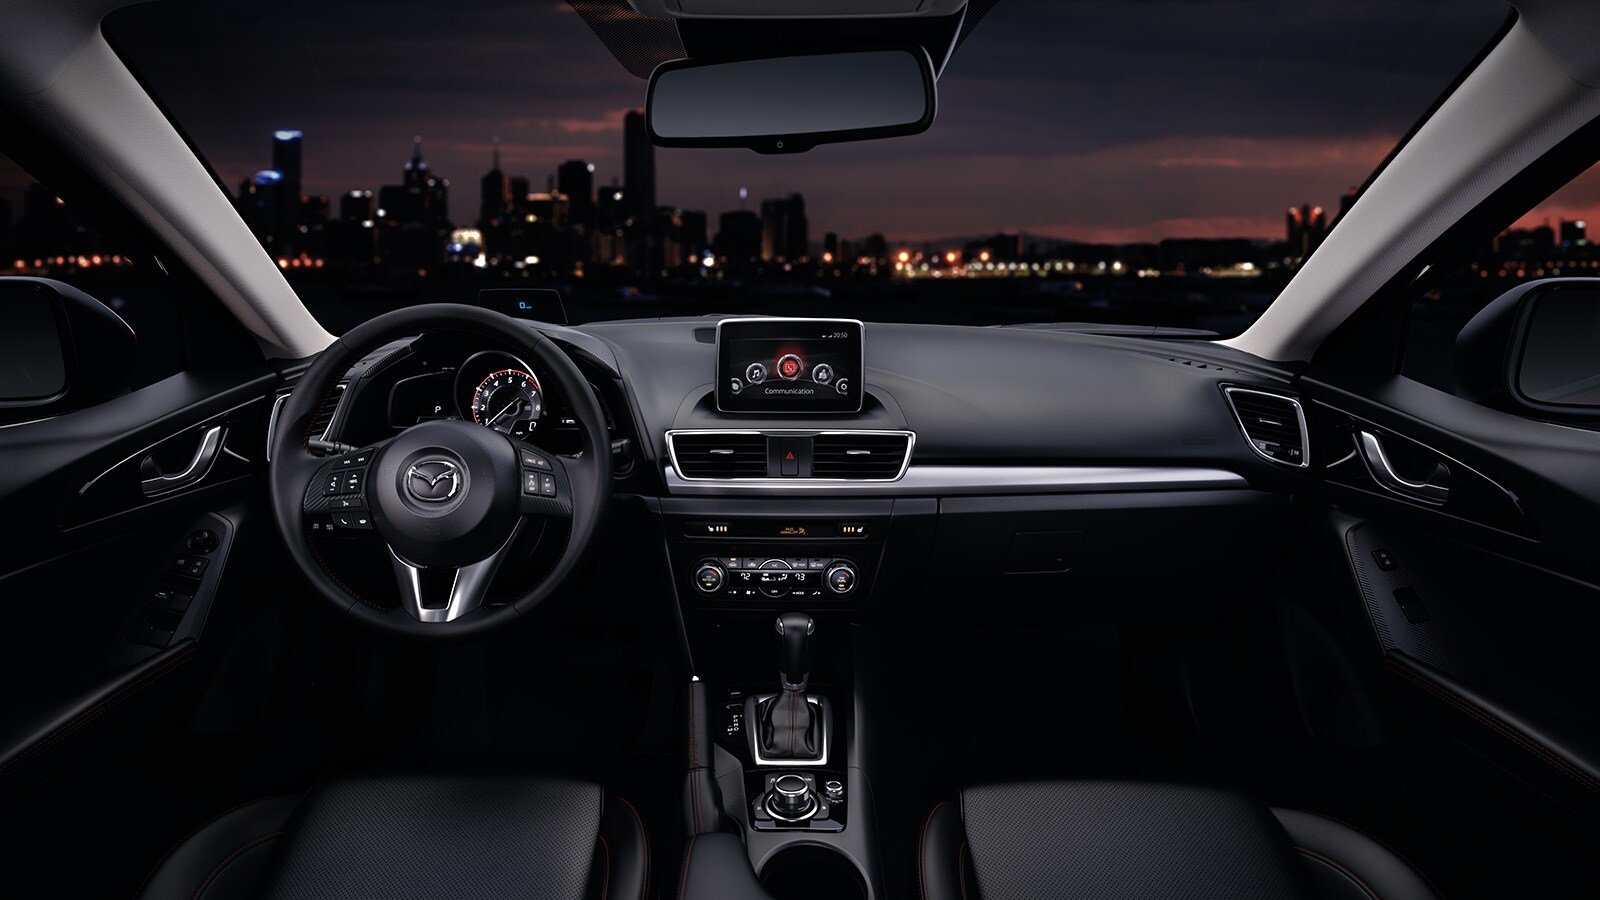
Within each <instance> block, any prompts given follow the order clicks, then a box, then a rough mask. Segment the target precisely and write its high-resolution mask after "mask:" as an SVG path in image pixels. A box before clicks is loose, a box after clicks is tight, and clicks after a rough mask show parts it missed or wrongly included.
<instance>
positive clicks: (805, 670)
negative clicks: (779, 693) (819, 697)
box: [777, 612, 817, 691]
mask: <svg viewBox="0 0 1600 900" xmlns="http://www.w3.org/2000/svg"><path fill="white" fill-rule="evenodd" d="M777 630H778V641H779V645H780V648H779V667H780V668H779V671H780V672H782V674H783V689H784V690H786V691H796V690H798V691H803V690H805V689H806V682H807V679H809V678H810V676H811V634H812V632H814V631H816V630H817V623H816V622H814V621H813V620H812V618H811V617H810V616H808V615H806V614H805V613H798V612H791V613H784V614H783V615H781V616H779V617H778V621H777Z"/></svg>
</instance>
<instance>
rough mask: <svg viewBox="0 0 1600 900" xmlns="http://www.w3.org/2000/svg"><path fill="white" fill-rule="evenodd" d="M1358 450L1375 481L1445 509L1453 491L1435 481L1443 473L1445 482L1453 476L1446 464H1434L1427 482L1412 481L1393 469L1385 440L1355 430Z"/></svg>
mask: <svg viewBox="0 0 1600 900" xmlns="http://www.w3.org/2000/svg"><path fill="white" fill-rule="evenodd" d="M1356 449H1357V450H1359V451H1360V452H1361V458H1362V460H1364V461H1365V462H1366V464H1367V471H1369V472H1371V473H1372V477H1373V480H1375V481H1377V482H1378V483H1379V484H1381V485H1383V486H1384V487H1385V488H1387V489H1389V490H1390V491H1391V492H1393V493H1396V494H1399V495H1400V496H1402V497H1408V498H1410V499H1412V500H1420V501H1422V502H1423V503H1431V504H1433V505H1435V506H1442V505H1444V502H1445V500H1447V499H1449V497H1450V488H1449V487H1448V486H1446V485H1443V484H1439V483H1437V482H1436V481H1435V479H1437V478H1438V477H1439V476H1440V475H1441V473H1442V474H1443V476H1444V477H1445V478H1446V479H1448V478H1449V477H1450V469H1449V468H1448V467H1447V466H1445V464H1444V463H1442V462H1441V463H1435V464H1434V469H1433V474H1431V475H1429V476H1428V478H1427V479H1425V480H1423V481H1412V480H1411V479H1409V478H1406V477H1405V476H1403V475H1401V474H1400V473H1399V472H1396V471H1395V470H1394V464H1393V463H1392V462H1390V461H1389V454H1388V453H1387V452H1385V451H1384V449H1383V440H1382V439H1380V438H1379V437H1378V436H1377V435H1376V434H1373V433H1372V432H1370V431H1366V430H1358V431H1356Z"/></svg>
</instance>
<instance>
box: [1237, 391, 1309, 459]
mask: <svg viewBox="0 0 1600 900" xmlns="http://www.w3.org/2000/svg"><path fill="white" fill-rule="evenodd" d="M1222 391H1223V393H1225V394H1227V396H1228V402H1229V403H1230V404H1232V405H1233V414H1234V416H1235V417H1236V418H1238V420H1239V427H1240V428H1241V429H1243V430H1244V436H1245V439H1246V440H1248V441H1249V442H1250V446H1251V448H1252V449H1254V450H1255V451H1256V453H1258V454H1260V455H1262V456H1264V457H1266V458H1267V459H1270V460H1272V461H1273V462H1276V463H1282V464H1284V465H1286V466H1296V467H1298V468H1304V467H1305V466H1306V465H1307V464H1308V463H1309V453H1308V452H1307V448H1306V417H1305V412H1304V411H1303V410H1302V409H1301V407H1300V401H1298V400H1296V399H1294V398H1293V397H1285V396H1283V395H1281V394H1268V393H1265V392H1263V391H1256V390H1250V389H1248V388H1238V387H1225V388H1223V389H1222Z"/></svg>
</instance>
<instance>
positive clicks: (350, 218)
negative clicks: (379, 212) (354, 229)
mask: <svg viewBox="0 0 1600 900" xmlns="http://www.w3.org/2000/svg"><path fill="white" fill-rule="evenodd" d="M373 212H374V209H373V205H372V192H371V191H347V192H345V194H344V195H343V196H341V197H340V198H339V218H340V219H342V220H344V221H346V222H365V221H367V220H368V219H372V218H375V216H374V215H373Z"/></svg>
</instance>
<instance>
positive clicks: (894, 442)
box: [811, 433, 911, 481]
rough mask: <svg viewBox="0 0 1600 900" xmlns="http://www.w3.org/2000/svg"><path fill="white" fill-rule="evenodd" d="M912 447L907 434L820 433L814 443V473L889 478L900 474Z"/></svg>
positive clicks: (853, 477) (850, 477)
mask: <svg viewBox="0 0 1600 900" xmlns="http://www.w3.org/2000/svg"><path fill="white" fill-rule="evenodd" d="M910 450H911V437H910V435H906V434H895V433H890V434H864V433H862V434H820V435H818V436H817V438H816V440H815V441H813V443H812V450H811V477H812V478H845V479H874V480H880V481H888V480H890V479H893V478H898V477H899V476H900V472H901V471H902V470H903V469H904V468H905V466H906V458H907V456H908V454H909V451H910Z"/></svg>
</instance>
